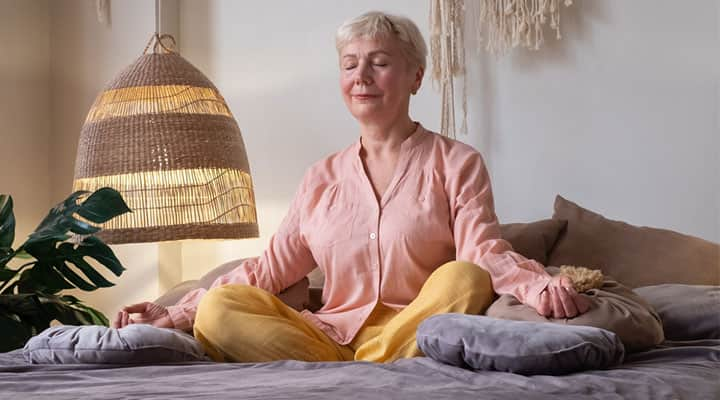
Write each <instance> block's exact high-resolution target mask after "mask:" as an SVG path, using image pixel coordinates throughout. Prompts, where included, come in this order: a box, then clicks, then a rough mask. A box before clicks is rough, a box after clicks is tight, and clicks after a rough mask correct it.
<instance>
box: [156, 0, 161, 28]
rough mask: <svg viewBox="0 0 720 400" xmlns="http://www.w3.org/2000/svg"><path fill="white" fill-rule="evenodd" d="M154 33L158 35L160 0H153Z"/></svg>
mask: <svg viewBox="0 0 720 400" xmlns="http://www.w3.org/2000/svg"><path fill="white" fill-rule="evenodd" d="M155 35H160V0H155Z"/></svg>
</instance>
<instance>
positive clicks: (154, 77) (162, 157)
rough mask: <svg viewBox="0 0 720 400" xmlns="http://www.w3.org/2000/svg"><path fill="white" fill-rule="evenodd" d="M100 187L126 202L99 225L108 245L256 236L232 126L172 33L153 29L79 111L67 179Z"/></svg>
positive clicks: (241, 150)
mask: <svg viewBox="0 0 720 400" xmlns="http://www.w3.org/2000/svg"><path fill="white" fill-rule="evenodd" d="M150 48H152V52H151V53H148V50H149V49H150ZM104 186H109V187H112V188H115V189H117V190H118V191H119V192H120V193H121V194H122V195H123V197H124V198H125V201H126V202H127V204H128V205H129V206H130V209H131V210H132V213H128V214H125V215H123V216H121V217H118V218H115V219H113V220H111V221H109V222H108V223H107V224H105V225H104V226H103V230H102V231H101V232H100V234H99V236H100V237H101V238H102V239H103V240H105V241H106V242H108V243H115V244H118V243H138V242H155V241H165V240H179V239H221V238H222V239H239V238H248V237H257V236H258V225H257V214H256V209H255V195H254V192H253V185H252V178H251V176H250V167H249V164H248V159H247V154H246V152H245V145H244V143H243V140H242V136H241V134H240V128H239V127H238V125H237V123H236V122H235V119H234V118H233V116H232V114H231V112H230V109H229V108H228V106H227V104H226V103H225V100H224V99H223V97H222V96H221V95H220V93H219V92H218V90H217V88H216V87H215V86H214V85H213V84H212V83H211V82H210V80H208V78H207V77H205V75H203V74H202V73H201V72H200V71H199V70H197V69H196V68H195V67H193V66H192V65H191V64H190V63H189V62H188V61H187V60H185V59H184V58H183V57H181V56H180V55H179V54H178V53H177V51H175V40H174V39H173V38H172V36H170V35H159V34H157V33H155V34H154V35H153V37H152V38H151V40H150V42H149V43H148V46H147V47H146V48H145V51H144V53H143V55H142V56H141V57H140V58H139V59H138V60H137V61H135V63H133V64H132V65H130V66H129V67H128V68H127V69H125V70H124V71H123V72H121V73H120V74H119V75H118V76H117V77H116V78H115V79H114V80H112V81H111V82H110V84H108V86H107V87H106V88H105V89H104V90H103V91H102V92H101V93H100V94H99V95H98V97H97V99H96V100H95V103H94V104H93V106H92V108H91V109H90V112H89V113H88V115H87V118H86V120H85V124H84V125H83V127H82V131H81V134H80V142H79V145H78V152H77V160H76V163H75V181H74V184H73V187H74V190H89V191H93V190H96V189H99V188H101V187H104Z"/></svg>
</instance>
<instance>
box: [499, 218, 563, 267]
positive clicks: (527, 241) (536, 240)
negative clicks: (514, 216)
mask: <svg viewBox="0 0 720 400" xmlns="http://www.w3.org/2000/svg"><path fill="white" fill-rule="evenodd" d="M566 224H567V222H566V221H563V220H560V219H544V220H540V221H535V222H529V223H513V224H500V232H501V234H502V238H503V239H505V240H507V241H508V242H510V244H511V245H512V247H513V250H515V252H517V253H520V254H522V255H523V256H525V257H526V258H529V259H532V260H535V261H537V262H539V263H540V264H543V265H545V263H546V262H547V257H548V253H549V252H550V250H552V248H553V246H554V245H555V241H556V240H557V238H558V235H559V234H560V232H561V231H562V230H563V228H565V225H566Z"/></svg>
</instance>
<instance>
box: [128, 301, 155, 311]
mask: <svg viewBox="0 0 720 400" xmlns="http://www.w3.org/2000/svg"><path fill="white" fill-rule="evenodd" d="M149 304H150V303H148V302H142V303H137V304H131V305H129V306H125V307H123V311H125V312H128V313H141V312H145V311H147V309H148V305H149Z"/></svg>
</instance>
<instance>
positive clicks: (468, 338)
mask: <svg viewBox="0 0 720 400" xmlns="http://www.w3.org/2000/svg"><path fill="white" fill-rule="evenodd" d="M417 343H418V346H419V347H420V349H421V350H422V351H423V353H425V355H426V356H428V357H431V358H433V359H434V360H436V361H440V362H443V363H445V364H451V365H455V366H458V367H463V368H470V369H473V370H484V371H501V372H512V373H516V374H523V375H539V374H542V375H562V374H567V373H571V372H575V371H581V370H586V369H602V368H608V367H612V366H614V365H617V364H620V363H622V361H623V359H624V357H625V349H624V347H623V344H622V342H620V340H619V339H618V337H617V336H616V335H615V334H614V333H612V332H610V331H606V330H604V329H600V328H593V327H589V326H567V325H558V324H551V323H545V322H526V321H510V320H502V319H495V318H490V317H485V316H480V315H466V314H440V315H435V316H432V317H430V318H428V319H426V320H425V321H423V322H422V323H421V324H420V326H419V327H418V331H417Z"/></svg>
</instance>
